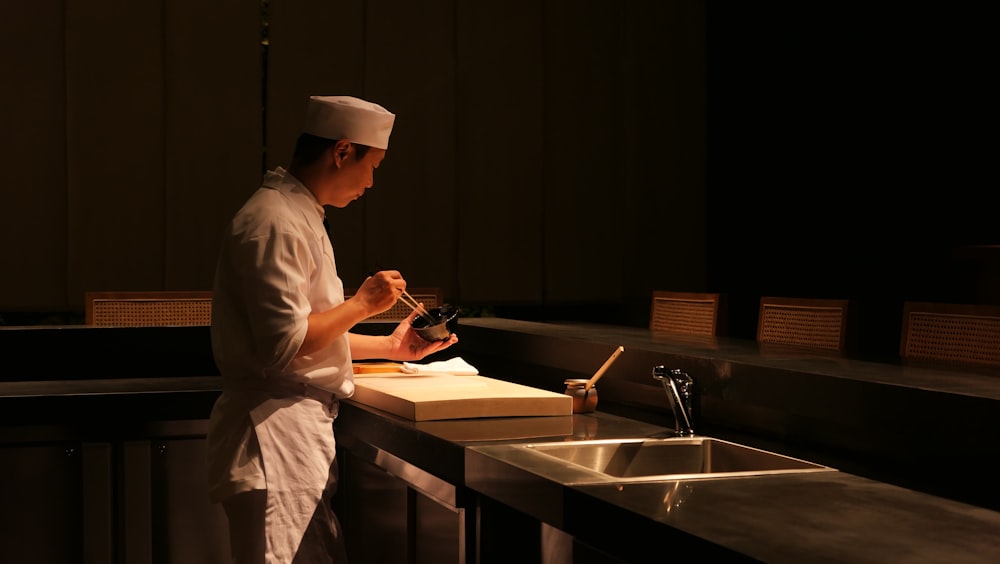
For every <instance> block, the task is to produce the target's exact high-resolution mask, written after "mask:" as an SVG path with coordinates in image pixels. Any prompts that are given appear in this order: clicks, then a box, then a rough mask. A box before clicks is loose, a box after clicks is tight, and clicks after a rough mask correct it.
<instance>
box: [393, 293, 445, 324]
mask: <svg viewBox="0 0 1000 564" xmlns="http://www.w3.org/2000/svg"><path fill="white" fill-rule="evenodd" d="M399 299H400V300H402V302H403V303H404V304H406V305H408V306H410V307H411V308H413V311H415V312H417V315H419V316H420V317H423V318H424V319H425V320H427V323H428V324H430V325H436V324H437V321H436V320H435V319H434V318H433V317H431V314H430V313H429V312H428V311H427V309H426V308H424V306H423V304H421V303H420V302H418V301H417V300H416V299H414V297H413V296H411V295H410V294H409V292H407V291H406V290H403V295H402V296H399Z"/></svg>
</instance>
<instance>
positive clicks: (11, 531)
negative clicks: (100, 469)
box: [0, 443, 100, 564]
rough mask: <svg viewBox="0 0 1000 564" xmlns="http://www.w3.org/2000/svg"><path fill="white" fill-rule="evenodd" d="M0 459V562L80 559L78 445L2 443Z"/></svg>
mask: <svg viewBox="0 0 1000 564" xmlns="http://www.w3.org/2000/svg"><path fill="white" fill-rule="evenodd" d="M0 460H3V463H2V464H0V499H3V511H0V562H32V563H34V564H46V563H49V562H51V563H53V564H56V563H58V564H64V563H66V562H83V561H84V558H83V556H82V554H83V553H84V550H83V546H84V519H83V514H84V512H83V495H82V491H83V490H82V488H81V481H82V476H83V456H82V453H81V449H80V446H79V445H78V444H74V443H66V444H63V443H56V444H43V445H37V446H5V447H0ZM97 561H100V559H97Z"/></svg>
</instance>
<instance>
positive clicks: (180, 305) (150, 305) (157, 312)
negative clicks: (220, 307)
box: [86, 291, 212, 327]
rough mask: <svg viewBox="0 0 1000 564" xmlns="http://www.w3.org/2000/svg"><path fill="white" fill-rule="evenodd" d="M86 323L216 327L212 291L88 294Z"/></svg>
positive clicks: (105, 325)
mask: <svg viewBox="0 0 1000 564" xmlns="http://www.w3.org/2000/svg"><path fill="white" fill-rule="evenodd" d="M86 305H87V311H86V323H87V325H93V326H97V327H153V326H190V325H211V324H212V292H210V291H194V292H172V291H161V292H87V293H86Z"/></svg>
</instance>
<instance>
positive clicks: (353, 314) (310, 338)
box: [295, 299, 371, 356]
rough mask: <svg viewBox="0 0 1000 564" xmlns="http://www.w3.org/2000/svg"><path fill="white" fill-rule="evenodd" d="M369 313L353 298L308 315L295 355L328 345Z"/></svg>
mask: <svg viewBox="0 0 1000 564" xmlns="http://www.w3.org/2000/svg"><path fill="white" fill-rule="evenodd" d="M370 315H371V314H370V313H369V310H368V309H367V308H366V307H365V306H364V304H363V303H361V302H360V300H353V299H351V300H347V301H346V302H344V303H342V304H340V305H339V306H337V307H335V308H333V309H328V310H326V311H321V312H318V313H313V314H311V315H309V318H308V323H309V326H308V328H307V329H306V336H305V338H304V339H302V345H301V346H299V352H298V354H296V355H295V356H304V355H308V354H312V353H314V352H316V351H319V350H322V349H324V348H326V347H328V346H330V344H332V343H333V342H334V341H336V340H337V339H339V338H341V337H342V336H343V335H344V333H347V331H348V330H349V329H350V328H351V327H354V325H355V324H357V323H358V322H360V321H362V320H364V319H366V318H367V317H369V316H370Z"/></svg>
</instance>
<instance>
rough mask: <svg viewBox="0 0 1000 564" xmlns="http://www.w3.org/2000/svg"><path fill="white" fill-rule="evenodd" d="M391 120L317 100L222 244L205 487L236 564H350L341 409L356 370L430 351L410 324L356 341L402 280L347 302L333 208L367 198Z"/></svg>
mask: <svg viewBox="0 0 1000 564" xmlns="http://www.w3.org/2000/svg"><path fill="white" fill-rule="evenodd" d="M394 120H395V115H394V114H392V113H390V112H388V111H387V110H386V109H385V108H383V107H381V106H379V105H377V104H373V103H371V102H366V101H364V100H360V99H358V98H353V97H349V96H322V97H321V96H313V97H311V98H310V99H309V105H308V110H307V117H306V124H305V128H304V133H303V134H302V135H301V136H300V137H299V140H298V142H297V143H296V147H295V154H294V156H293V158H292V162H291V164H290V165H289V168H288V170H285V169H283V168H280V167H279V168H278V169H276V170H274V171H270V172H268V173H267V174H266V175H265V177H264V180H263V182H262V185H261V187H260V188H259V189H258V190H257V191H256V192H255V193H254V194H253V195H252V196H251V197H250V199H249V200H248V201H247V202H246V204H244V206H243V208H242V209H240V211H239V212H237V213H236V215H235V217H234V218H233V220H232V222H231V224H230V225H229V229H228V231H227V233H226V237H225V239H224V241H223V244H222V249H221V252H220V255H219V262H218V265H217V269H216V274H215V286H214V290H213V292H214V297H213V304H212V350H213V353H214V355H215V361H216V364H217V365H218V368H219V370H220V371H221V373H222V376H223V388H224V389H223V392H222V395H221V396H220V397H219V399H218V400H217V401H216V404H215V407H214V409H213V410H212V415H211V421H210V425H209V431H208V449H209V460H208V465H209V480H210V481H209V487H210V493H211V495H212V498H213V499H214V500H215V501H219V502H222V504H223V507H224V508H225V510H226V515H227V517H228V518H229V530H230V543H231V546H232V552H233V557H234V561H235V562H240V563H242V562H255V563H263V562H268V563H271V562H276V563H277V562H281V563H285V562H289V563H290V562H293V561H294V562H309V563H321V562H344V561H346V558H345V551H344V544H343V539H342V538H341V533H340V526H339V524H338V522H337V518H336V516H335V515H334V514H333V511H332V509H331V507H330V498H331V496H332V495H333V493H334V491H335V490H336V485H337V465H336V461H335V459H334V457H335V454H336V450H335V442H334V434H333V422H334V419H335V418H336V416H337V406H338V400H340V399H342V398H347V397H350V396H351V395H352V394H353V393H354V379H353V376H354V375H353V370H352V365H351V363H352V360H355V359H372V358H378V359H392V360H402V361H406V360H419V359H421V358H424V357H425V356H427V355H429V354H432V353H435V352H437V351H440V350H442V349H444V348H447V347H449V346H451V345H452V344H454V343H455V342H457V337H456V336H455V335H451V336H450V338H449V339H447V340H444V341H440V342H435V343H430V342H426V341H424V340H423V339H421V338H420V337H419V336H418V335H417V334H416V333H415V332H414V331H413V330H412V327H411V326H410V323H409V322H410V320H411V319H413V316H414V315H411V316H410V317H409V319H407V320H405V321H403V322H402V323H400V324H399V326H398V327H397V328H396V329H395V330H394V331H393V332H392V334H391V335H385V336H374V335H357V334H353V333H350V332H349V329H350V328H351V327H353V326H354V325H355V324H356V323H358V322H359V321H361V320H363V319H365V318H368V317H370V316H372V315H375V314H377V313H381V312H383V311H385V310H387V309H389V308H390V307H392V306H393V304H395V303H396V300H397V299H398V298H399V296H400V294H401V293H402V292H403V290H405V288H406V281H405V280H404V279H403V278H402V276H401V275H400V273H399V272H397V271H382V272H378V273H376V274H374V275H372V276H370V277H369V278H368V279H366V280H365V281H364V283H363V284H362V285H361V287H360V288H359V289H358V291H357V293H356V294H355V295H354V296H353V297H352V298H351V299H349V300H347V301H345V300H344V286H343V283H342V282H341V280H340V278H339V277H338V275H337V265H336V261H335V260H334V255H333V247H332V246H331V244H330V240H329V237H328V235H327V230H326V228H325V227H324V221H325V213H324V209H323V206H324V205H330V206H334V207H337V208H342V207H345V206H347V205H348V204H350V203H351V202H352V201H354V200H356V199H357V198H359V197H361V196H362V195H363V194H364V192H365V190H366V189H368V188H371V186H372V181H373V176H374V171H375V169H376V168H378V166H379V164H380V163H381V162H382V159H383V158H384V157H385V153H386V149H387V148H388V144H389V134H390V133H391V131H392V126H393V122H394Z"/></svg>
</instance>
